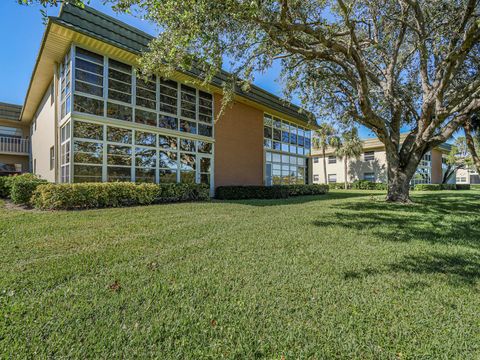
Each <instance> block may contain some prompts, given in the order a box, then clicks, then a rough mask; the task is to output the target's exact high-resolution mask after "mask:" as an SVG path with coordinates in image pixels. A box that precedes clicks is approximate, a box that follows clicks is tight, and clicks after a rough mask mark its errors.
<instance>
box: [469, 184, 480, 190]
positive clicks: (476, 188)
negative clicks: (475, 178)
mask: <svg viewBox="0 0 480 360" xmlns="http://www.w3.org/2000/svg"><path fill="white" fill-rule="evenodd" d="M470 189H472V190H480V184H470Z"/></svg>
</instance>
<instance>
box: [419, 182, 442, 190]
mask: <svg viewBox="0 0 480 360" xmlns="http://www.w3.org/2000/svg"><path fill="white" fill-rule="evenodd" d="M413 190H415V191H437V190H442V186H441V185H440V184H417V185H415V186H414V187H413Z"/></svg>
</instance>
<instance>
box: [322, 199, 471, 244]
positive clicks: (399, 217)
mask: <svg viewBox="0 0 480 360" xmlns="http://www.w3.org/2000/svg"><path fill="white" fill-rule="evenodd" d="M415 200H416V203H415V204H413V205H398V204H386V203H384V202H381V201H375V200H365V201H354V202H342V203H338V204H333V205H331V206H330V208H331V209H334V210H335V211H333V212H330V213H327V216H326V217H324V218H321V219H318V220H315V221H314V222H313V224H314V225H315V226H318V227H327V226H336V227H343V228H345V229H356V230H358V231H359V232H366V233H367V234H370V235H372V236H373V237H375V238H377V239H380V240H385V241H399V242H409V241H413V240H420V241H427V242H430V243H443V244H455V245H465V246H469V247H472V248H475V249H480V221H479V220H480V210H479V208H480V196H476V195H472V194H471V193H470V194H466V193H465V194H463V193H462V194H458V193H455V194H442V195H436V194H428V195H420V196H416V197H415Z"/></svg>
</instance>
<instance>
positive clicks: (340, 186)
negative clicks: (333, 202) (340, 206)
mask: <svg viewBox="0 0 480 360" xmlns="http://www.w3.org/2000/svg"><path fill="white" fill-rule="evenodd" d="M351 187H352V184H348V188H349V189H350V188H351ZM328 188H329V189H330V190H343V189H345V183H329V184H328Z"/></svg>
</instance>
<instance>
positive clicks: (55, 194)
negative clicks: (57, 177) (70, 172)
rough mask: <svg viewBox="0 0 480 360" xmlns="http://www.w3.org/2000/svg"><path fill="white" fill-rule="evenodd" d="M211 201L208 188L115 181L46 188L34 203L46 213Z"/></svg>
mask: <svg viewBox="0 0 480 360" xmlns="http://www.w3.org/2000/svg"><path fill="white" fill-rule="evenodd" d="M208 199H209V188H208V186H206V185H200V184H159V185H158V184H136V183H131V182H115V183H80V184H47V185H42V186H39V187H38V188H37V191H36V192H35V193H34V195H33V198H32V204H33V205H34V206H35V208H37V209H42V210H70V209H92V208H106V207H122V206H134V205H150V204H156V203H165V202H179V201H205V200H208Z"/></svg>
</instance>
